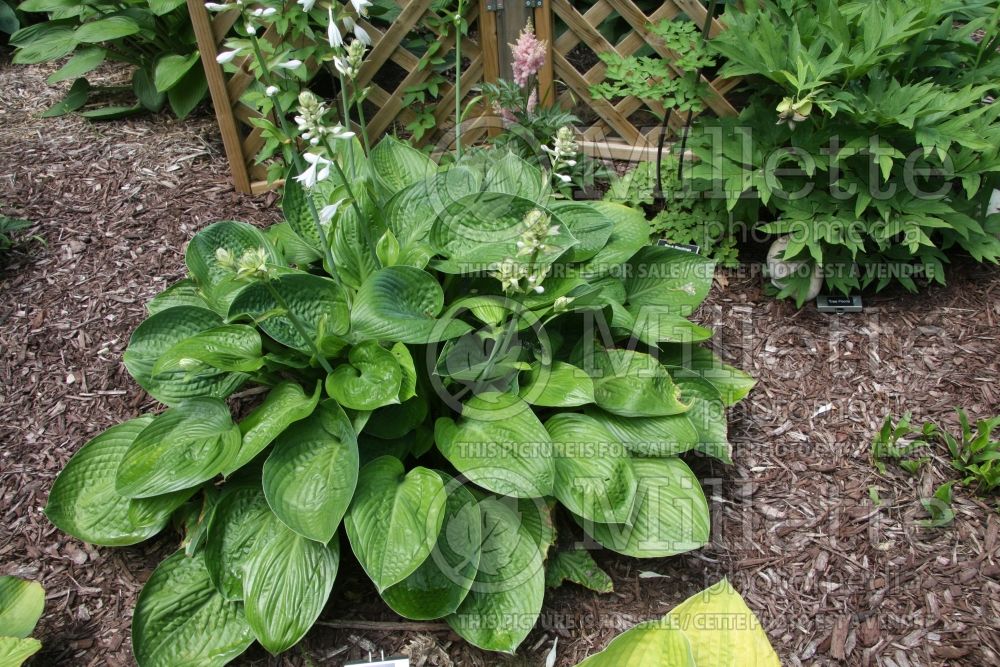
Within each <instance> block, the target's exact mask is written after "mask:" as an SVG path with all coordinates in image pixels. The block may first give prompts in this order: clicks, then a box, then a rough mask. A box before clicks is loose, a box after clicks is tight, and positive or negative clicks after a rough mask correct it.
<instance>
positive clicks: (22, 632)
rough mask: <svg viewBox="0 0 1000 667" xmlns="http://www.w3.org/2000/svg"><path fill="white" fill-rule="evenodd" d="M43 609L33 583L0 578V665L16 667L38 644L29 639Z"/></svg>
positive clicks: (41, 593) (42, 596)
mask: <svg viewBox="0 0 1000 667" xmlns="http://www.w3.org/2000/svg"><path fill="white" fill-rule="evenodd" d="M44 609H45V591H44V590H43V589H42V586H41V584H39V583H38V582H36V581H26V580H24V579H18V578H17V577H10V576H4V577H0V665H3V667H20V665H21V664H22V663H23V662H24V661H25V660H27V659H28V658H30V657H31V656H33V655H34V654H35V653H38V651H39V649H41V648H42V643H41V642H40V641H38V640H37V639H32V638H31V637H30V635H31V633H32V632H34V630H35V626H36V625H37V624H38V619H39V618H41V617H42V611H43V610H44Z"/></svg>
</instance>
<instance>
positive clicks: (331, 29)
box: [326, 7, 344, 49]
mask: <svg viewBox="0 0 1000 667" xmlns="http://www.w3.org/2000/svg"><path fill="white" fill-rule="evenodd" d="M327 16H328V17H329V19H330V24H329V25H328V26H327V27H326V41H328V42H329V43H330V48H334V49H335V48H337V47H339V46H343V45H344V36H343V35H342V34H340V28H339V27H337V21H336V20H335V19H334V18H333V8H332V7H331V8H330V9H328V10H327Z"/></svg>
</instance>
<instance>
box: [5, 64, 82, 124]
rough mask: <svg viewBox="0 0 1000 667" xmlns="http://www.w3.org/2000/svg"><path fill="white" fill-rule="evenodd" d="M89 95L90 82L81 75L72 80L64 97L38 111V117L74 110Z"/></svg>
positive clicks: (52, 115) (80, 105)
mask: <svg viewBox="0 0 1000 667" xmlns="http://www.w3.org/2000/svg"><path fill="white" fill-rule="evenodd" d="M15 62H16V59H15ZM89 97H90V82H89V81H87V80H86V79H84V78H82V77H81V78H79V79H77V80H76V81H74V82H73V85H72V86H70V88H69V90H68V91H67V92H66V96H65V97H63V98H62V99H61V100H59V101H58V102H56V103H55V104H53V105H52V106H50V107H49V108H48V109H46V110H45V111H43V112H42V113H40V114H39V117H41V118H56V117H58V116H65V115H66V114H68V113H69V112H71V111H76V110H77V109H79V108H80V107H82V106H83V105H84V104H86V103H87V99H88V98H89Z"/></svg>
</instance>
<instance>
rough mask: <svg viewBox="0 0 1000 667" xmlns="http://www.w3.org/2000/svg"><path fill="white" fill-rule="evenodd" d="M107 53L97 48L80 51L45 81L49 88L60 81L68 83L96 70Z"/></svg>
mask: <svg viewBox="0 0 1000 667" xmlns="http://www.w3.org/2000/svg"><path fill="white" fill-rule="evenodd" d="M106 55H107V51H106V50H104V49H102V48H101V47H99V46H92V47H90V48H86V49H80V50H79V51H77V52H76V53H75V54H74V55H73V57H72V58H70V59H69V62H67V63H66V64H65V65H63V66H62V67H60V68H59V69H58V70H56V71H55V72H53V73H52V74H50V75H49V78H47V79H46V80H45V82H46V83H47V84H49V85H50V86H51V85H53V84H56V83H59V82H60V81H69V80H70V79H76V78H77V77H81V76H83V75H84V74H86V73H87V72H90V71H91V70H94V69H97V68H98V67H100V66H101V64H102V63H103V62H104V58H105V56H106Z"/></svg>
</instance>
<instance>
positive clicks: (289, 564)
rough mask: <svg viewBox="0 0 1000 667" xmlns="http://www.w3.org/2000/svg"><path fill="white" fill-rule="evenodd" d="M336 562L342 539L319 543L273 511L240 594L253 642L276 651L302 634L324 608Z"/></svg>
mask: <svg viewBox="0 0 1000 667" xmlns="http://www.w3.org/2000/svg"><path fill="white" fill-rule="evenodd" d="M339 564H340V542H339V541H338V540H337V538H336V536H334V539H333V540H331V541H330V544H329V545H326V544H320V543H319V542H314V541H313V540H310V539H307V538H305V537H302V536H301V535H298V534H296V533H294V532H292V531H291V530H289V529H288V528H287V527H286V526H285V525H284V524H283V523H281V522H280V521H278V519H277V517H275V516H274V515H271V516H270V518H269V521H268V525H267V526H266V527H265V528H264V529H263V530H262V531H261V533H260V535H259V536H258V538H257V540H256V542H254V545H253V551H252V554H251V555H250V557H249V558H248V559H247V561H246V563H245V566H244V574H243V596H244V599H245V600H246V603H245V604H246V617H247V622H248V623H249V624H250V627H251V628H252V629H253V632H254V635H255V636H256V637H257V641H259V642H260V643H261V645H262V646H263V647H264V648H266V649H267V650H268V651H269V652H270V653H271V654H273V655H277V654H278V653H281V652H282V651H286V650H288V649H290V648H291V647H292V646H294V645H295V644H296V643H298V641H299V640H300V639H302V637H304V636H305V634H306V632H308V631H309V628H311V627H312V625H313V623H315V622H316V619H317V618H319V614H320V612H321V611H323V606H324V605H325V604H326V601H327V598H329V597H330V591H331V590H333V581H334V579H336V577H337V567H338V565H339Z"/></svg>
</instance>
